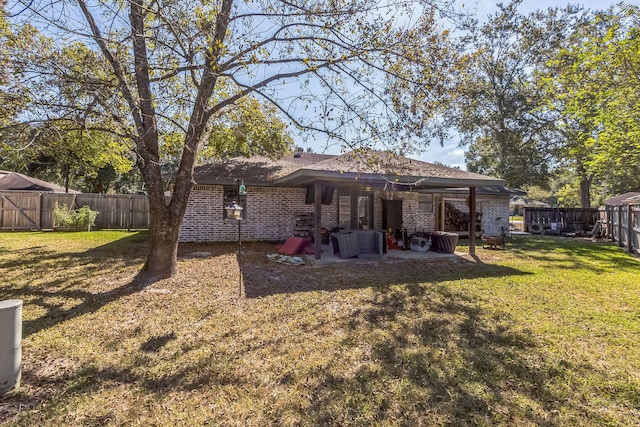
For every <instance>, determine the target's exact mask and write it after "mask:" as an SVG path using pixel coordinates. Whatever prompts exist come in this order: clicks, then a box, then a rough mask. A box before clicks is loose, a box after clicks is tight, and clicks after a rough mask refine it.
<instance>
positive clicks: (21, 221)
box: [0, 191, 149, 230]
mask: <svg viewBox="0 0 640 427" xmlns="http://www.w3.org/2000/svg"><path fill="white" fill-rule="evenodd" d="M56 203H57V204H58V205H59V206H62V205H67V206H68V207H72V208H79V207H82V206H85V205H86V206H88V207H90V208H91V209H93V210H95V211H98V212H99V214H98V217H97V218H96V228H103V229H105V228H106V229H126V230H131V229H144V228H149V200H148V198H147V196H146V195H128V194H117V195H111V194H68V193H46V192H42V193H40V192H33V191H28V192H27V191H0V230H43V229H45V230H46V229H52V228H53V227H54V215H53V210H54V208H55V206H56Z"/></svg>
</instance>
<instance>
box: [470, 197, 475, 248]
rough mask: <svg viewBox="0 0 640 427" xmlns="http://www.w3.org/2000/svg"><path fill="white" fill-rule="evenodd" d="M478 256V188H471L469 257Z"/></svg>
mask: <svg viewBox="0 0 640 427" xmlns="http://www.w3.org/2000/svg"><path fill="white" fill-rule="evenodd" d="M475 254H476V187H469V255H475Z"/></svg>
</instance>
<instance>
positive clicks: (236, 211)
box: [224, 201, 243, 221]
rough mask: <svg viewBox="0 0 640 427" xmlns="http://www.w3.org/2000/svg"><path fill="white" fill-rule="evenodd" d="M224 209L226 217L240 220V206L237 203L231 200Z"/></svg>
mask: <svg viewBox="0 0 640 427" xmlns="http://www.w3.org/2000/svg"><path fill="white" fill-rule="evenodd" d="M224 210H225V211H227V218H229V219H235V220H238V221H240V220H242V211H243V209H242V206H240V205H239V204H237V203H236V202H235V201H233V202H231V204H230V205H229V206H227V207H226V208H224Z"/></svg>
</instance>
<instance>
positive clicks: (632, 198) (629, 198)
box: [606, 191, 640, 206]
mask: <svg viewBox="0 0 640 427" xmlns="http://www.w3.org/2000/svg"><path fill="white" fill-rule="evenodd" d="M637 203H640V192H637V191H631V192H629V193H624V194H620V195H617V196H614V197H611V198H609V199H607V201H606V204H607V206H620V205H633V204H637Z"/></svg>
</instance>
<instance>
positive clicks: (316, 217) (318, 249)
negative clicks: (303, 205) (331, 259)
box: [313, 181, 322, 259]
mask: <svg viewBox="0 0 640 427" xmlns="http://www.w3.org/2000/svg"><path fill="white" fill-rule="evenodd" d="M314 186H315V194H314V200H313V254H314V258H315V259H321V258H322V240H321V237H322V236H320V226H321V225H322V224H320V222H321V219H322V192H321V188H320V187H321V185H320V181H315V182H314Z"/></svg>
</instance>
